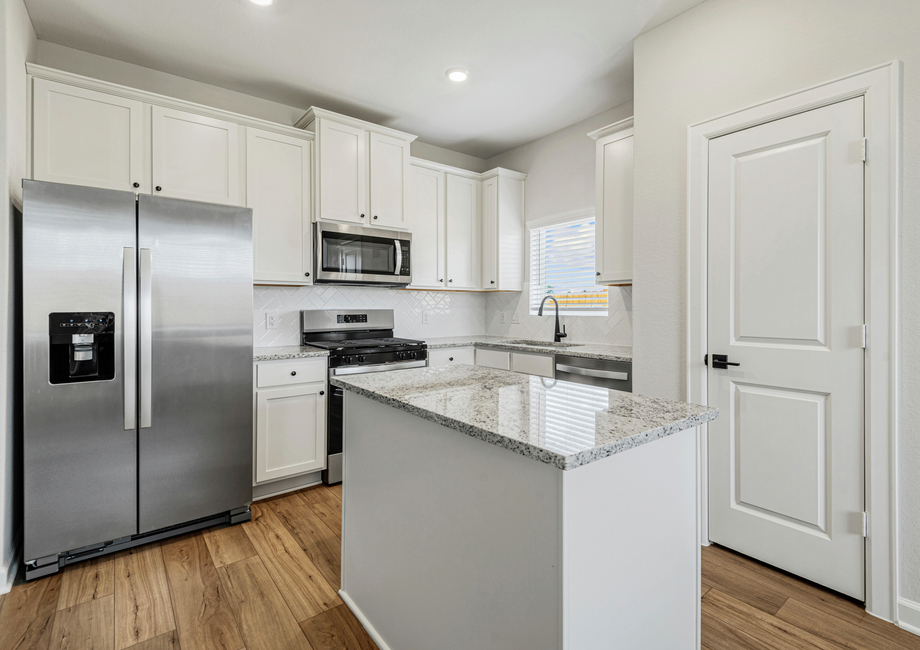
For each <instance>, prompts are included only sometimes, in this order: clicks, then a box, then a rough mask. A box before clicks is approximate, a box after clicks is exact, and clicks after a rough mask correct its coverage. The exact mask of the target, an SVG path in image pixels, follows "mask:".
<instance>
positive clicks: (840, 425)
mask: <svg viewBox="0 0 920 650" xmlns="http://www.w3.org/2000/svg"><path fill="white" fill-rule="evenodd" d="M862 136H863V100H862V99H861V98H858V99H852V100H848V101H845V102H841V103H839V104H834V105H832V106H828V107H824V108H820V109H816V110H812V111H808V112H806V113H802V114H799V115H794V116H792V117H788V118H785V119H782V120H778V121H775V122H771V123H768V124H764V125H761V126H757V127H753V128H750V129H746V130H744V131H739V132H737V133H733V134H730V135H726V136H723V137H721V138H717V139H715V140H713V141H712V142H711V144H710V160H709V168H710V186H709V196H710V208H709V209H710V212H709V271H708V274H709V288H708V291H709V314H708V317H709V333H708V337H709V342H708V348H709V351H710V354H713V353H714V354H727V355H728V357H729V360H730V361H732V362H737V363H740V365H739V366H736V367H730V368H729V369H713V368H712V367H711V364H710V369H709V401H710V404H712V405H714V406H717V407H718V408H719V409H720V411H721V412H722V417H720V418H719V419H718V420H716V421H715V422H713V423H712V424H710V426H709V431H710V434H709V463H710V479H709V480H710V484H709V489H710V499H709V500H710V506H709V507H710V538H711V539H712V541H715V542H718V543H720V544H724V545H725V546H728V547H731V548H734V549H736V550H738V551H740V552H742V553H744V554H746V555H750V556H752V557H755V558H757V559H759V560H762V561H764V562H767V563H769V564H772V565H775V566H778V567H780V568H782V569H785V570H787V571H790V572H792V573H795V574H798V575H801V576H803V577H805V578H807V579H809V580H812V581H814V582H818V583H820V584H823V585H826V586H828V587H830V588H832V589H835V590H837V591H841V592H843V593H845V594H847V595H850V596H853V597H855V598H860V599H861V598H863V597H864V593H865V588H864V578H865V570H864V539H863V537H862V526H861V522H862V512H863V470H864V464H863V422H864V416H865V411H864V393H863V390H864V382H863V377H864V350H863V349H862V345H861V336H859V333H861V329H862V324H863V322H864V320H863V304H864V298H863V296H864V287H863V266H864V250H863V221H864V219H863V173H864V170H863V162H862V160H861V158H860V156H859V153H858V152H859V146H858V144H859V143H860V142H861V140H862Z"/></svg>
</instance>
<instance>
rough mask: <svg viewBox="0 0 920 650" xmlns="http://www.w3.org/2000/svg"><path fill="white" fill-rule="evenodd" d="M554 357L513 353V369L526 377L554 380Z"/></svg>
mask: <svg viewBox="0 0 920 650" xmlns="http://www.w3.org/2000/svg"><path fill="white" fill-rule="evenodd" d="M555 365H556V364H555V363H554V362H553V357H552V356H549V355H545V354H521V353H520V352H512V353H511V369H512V370H513V371H514V372H523V373H524V374H526V375H537V376H539V377H549V378H550V379H552V378H553V375H554V372H555Z"/></svg>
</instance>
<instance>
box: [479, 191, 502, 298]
mask: <svg viewBox="0 0 920 650" xmlns="http://www.w3.org/2000/svg"><path fill="white" fill-rule="evenodd" d="M497 258H498V178H490V179H489V180H487V181H483V182H482V275H481V276H480V277H481V278H482V288H483V289H497V288H498V268H497V266H496V260H497Z"/></svg>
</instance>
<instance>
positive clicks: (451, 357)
mask: <svg viewBox="0 0 920 650" xmlns="http://www.w3.org/2000/svg"><path fill="white" fill-rule="evenodd" d="M475 360H476V354H475V351H474V349H473V348H444V349H440V350H428V366H429V367H431V368H446V367H447V366H455V365H457V364H458V363H465V364H467V365H470V366H472V365H474V364H475Z"/></svg>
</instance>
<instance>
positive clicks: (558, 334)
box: [537, 296, 568, 343]
mask: <svg viewBox="0 0 920 650" xmlns="http://www.w3.org/2000/svg"><path fill="white" fill-rule="evenodd" d="M547 300H552V301H553V302H554V303H556V333H555V334H553V341H554V342H556V343H559V342H560V341H562V339H564V338H565V337H566V336H568V334H566V333H565V325H563V326H562V329H561V330H560V329H559V301H558V300H556V299H555V298H553V297H552V296H546V297H545V298H543V302H541V303H540V309H539V310H537V316H542V315H543V305H545V304H546V301H547Z"/></svg>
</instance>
